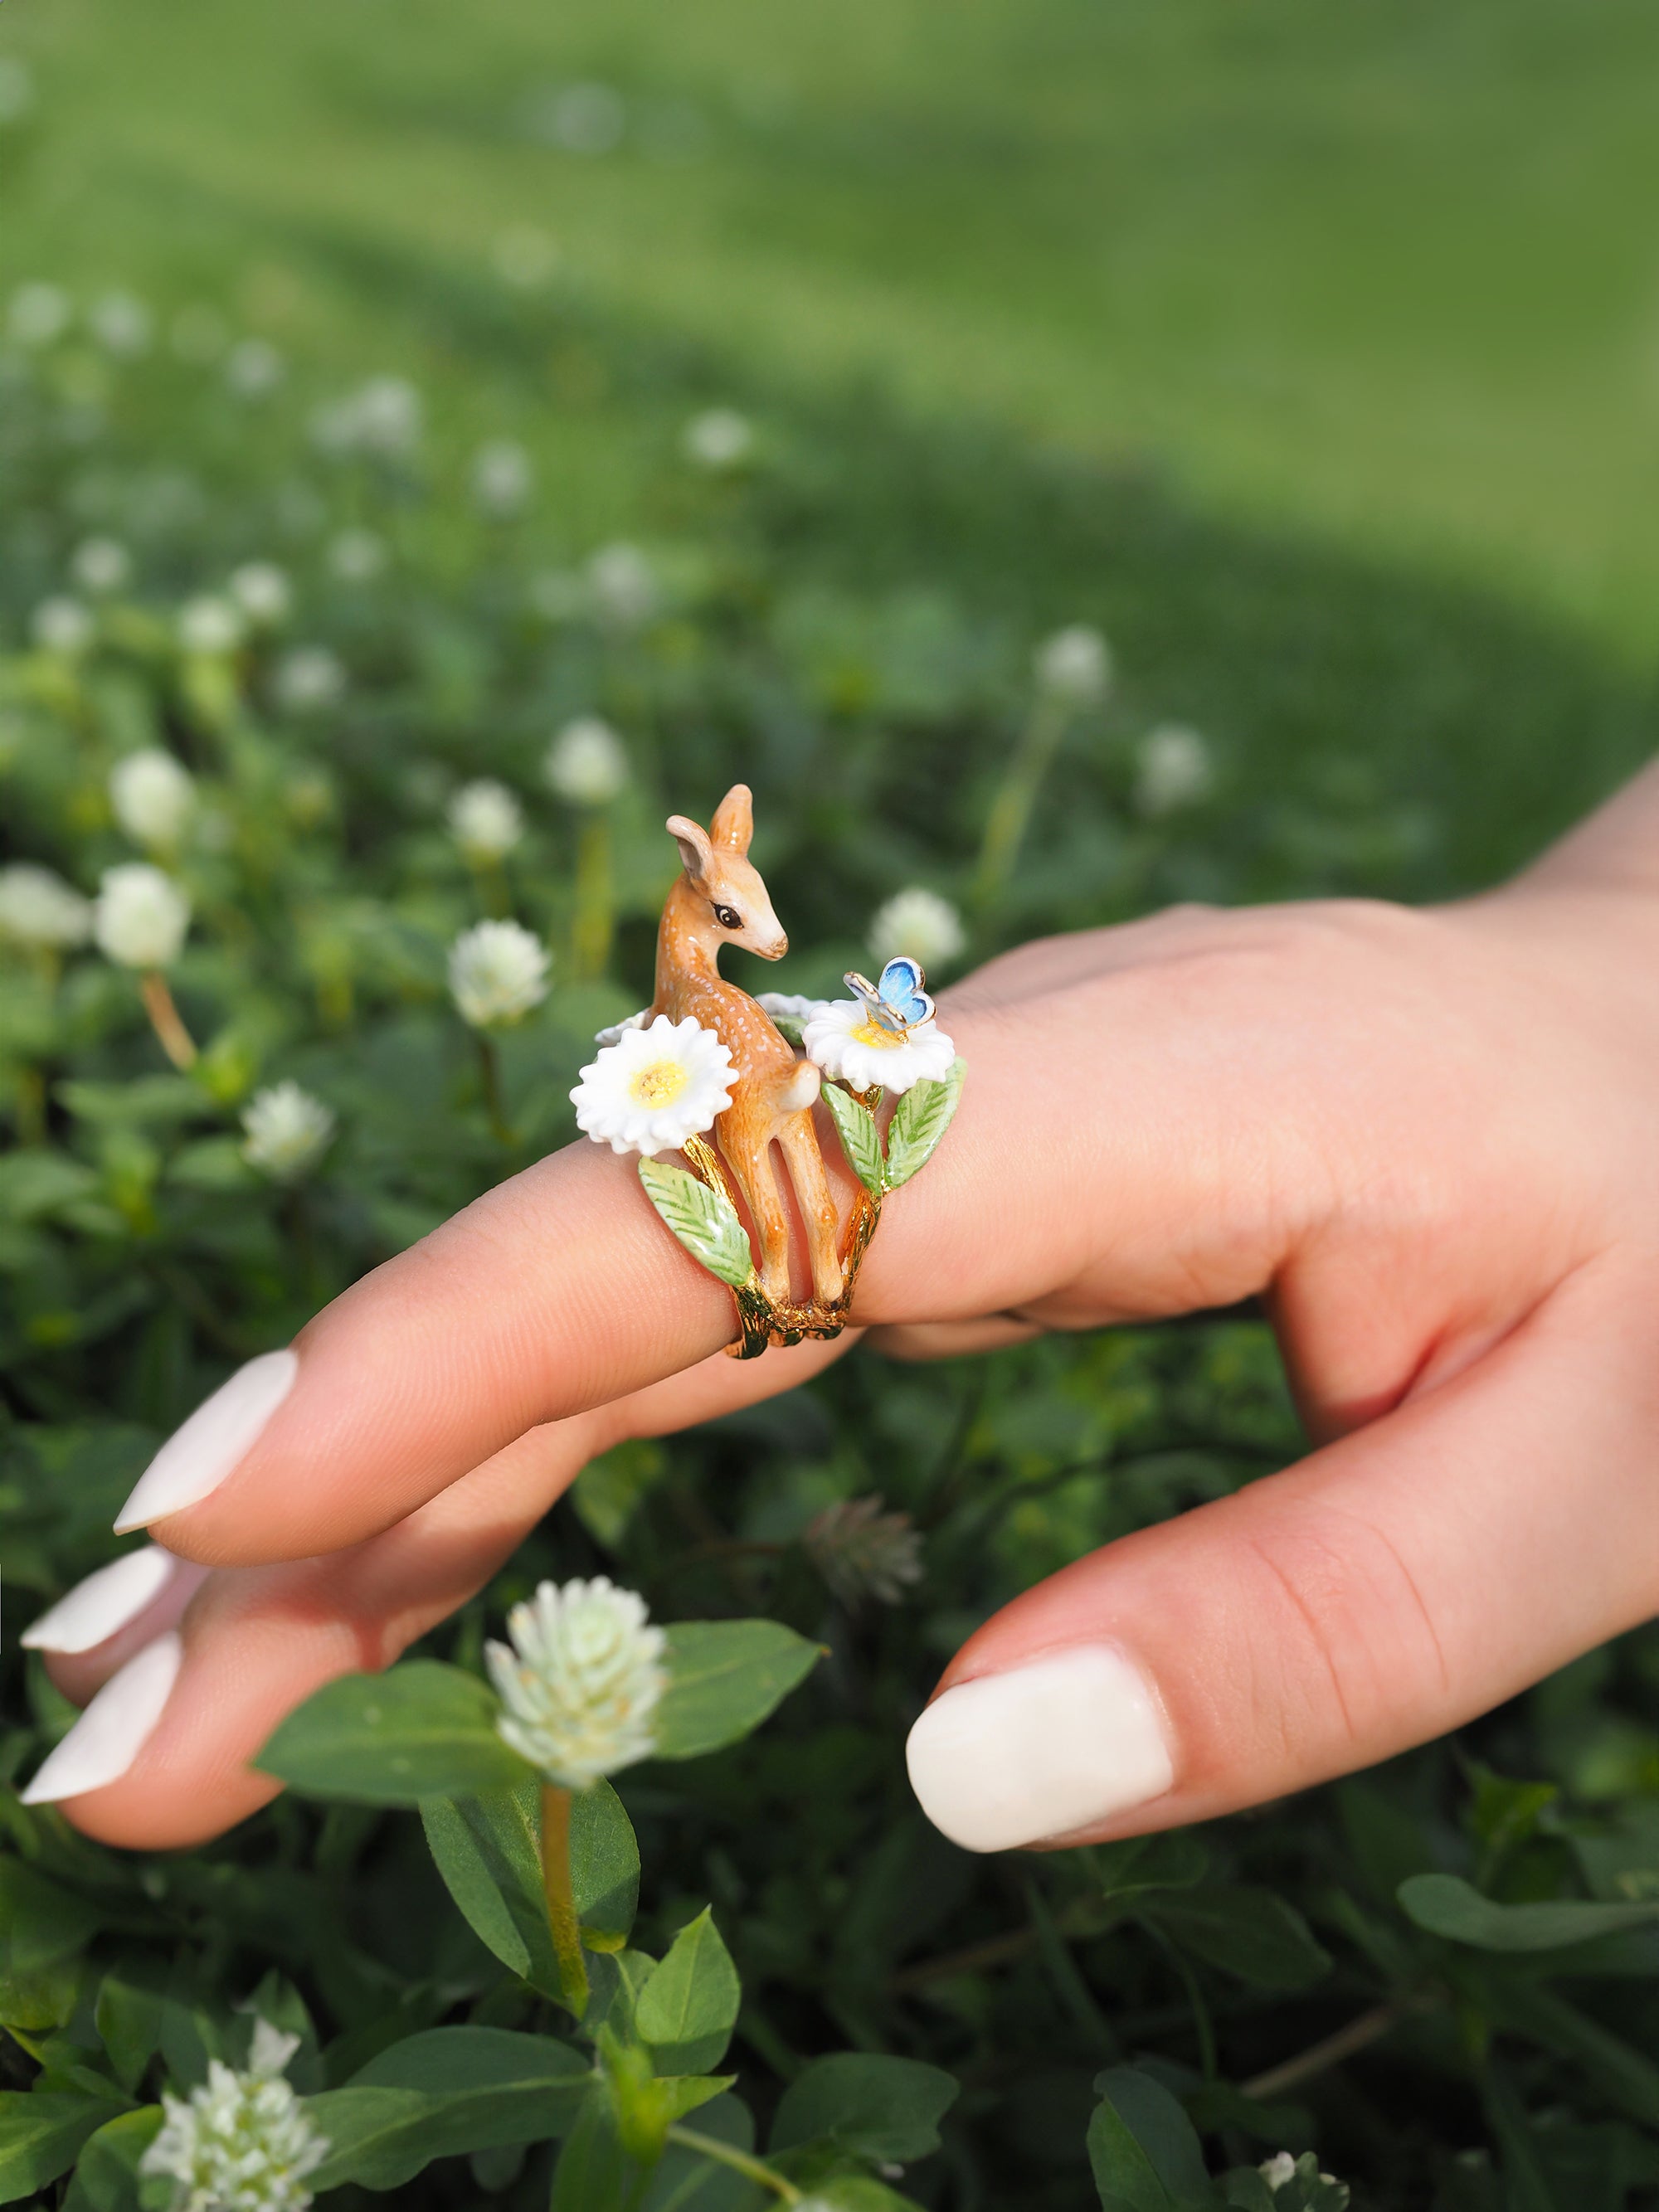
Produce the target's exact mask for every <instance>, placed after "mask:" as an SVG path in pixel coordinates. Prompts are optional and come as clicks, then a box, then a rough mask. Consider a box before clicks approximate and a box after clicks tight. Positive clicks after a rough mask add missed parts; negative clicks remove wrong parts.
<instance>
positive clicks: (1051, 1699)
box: [905, 1644, 1175, 1851]
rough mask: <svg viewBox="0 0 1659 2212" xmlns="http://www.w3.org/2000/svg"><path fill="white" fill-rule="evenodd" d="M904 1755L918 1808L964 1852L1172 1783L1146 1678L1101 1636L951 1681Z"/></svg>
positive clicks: (1047, 1831) (1130, 1801)
mask: <svg viewBox="0 0 1659 2212" xmlns="http://www.w3.org/2000/svg"><path fill="white" fill-rule="evenodd" d="M905 1756H906V1759H908V1763H909V1768H910V1786H911V1787H912V1789H913V1790H915V1793H916V1796H917V1797H918V1798H919V1799H920V1801H921V1809H922V1811H923V1812H924V1813H926V1814H927V1817H928V1819H929V1820H931V1821H932V1822H933V1826H935V1827H936V1828H939V1829H941V1830H942V1831H943V1832H944V1833H945V1835H947V1836H949V1838H951V1842H952V1843H953V1844H961V1845H962V1847H963V1850H969V1851H1006V1850H1012V1849H1013V1848H1014V1847H1015V1845H1016V1844H1036V1843H1042V1842H1046V1841H1047V1840H1048V1838H1049V1837H1051V1836H1064V1835H1069V1834H1070V1833H1071V1832H1072V1831H1073V1829H1076V1828H1084V1827H1089V1826H1092V1825H1093V1823H1094V1822H1096V1821H1097V1820H1105V1819H1107V1818H1108V1816H1109V1814H1113V1813H1121V1812H1124V1811H1126V1810H1127V1808H1129V1807H1130V1806H1132V1805H1144V1804H1146V1803H1147V1802H1148V1801H1149V1800H1151V1799H1152V1798H1154V1797H1161V1796H1163V1795H1164V1791H1165V1790H1168V1789H1169V1787H1170V1784H1171V1783H1172V1782H1173V1781H1174V1780H1175V1764H1174V1761H1173V1760H1172V1759H1171V1758H1170V1746H1169V1741H1168V1738H1167V1737H1166V1735H1165V1733H1164V1717H1163V1715H1162V1714H1161V1713H1160V1712H1159V1711H1158V1702H1157V1700H1156V1699H1155V1698H1154V1697H1153V1695H1152V1689H1151V1686H1150V1685H1149V1684H1148V1683H1147V1681H1146V1677H1145V1676H1144V1675H1143V1674H1141V1672H1140V1670H1139V1668H1137V1667H1134V1666H1132V1665H1131V1663H1130V1662H1129V1661H1128V1660H1127V1659H1126V1658H1125V1657H1124V1656H1123V1655H1122V1653H1121V1651H1117V1650H1113V1649H1112V1647H1111V1646H1110V1645H1109V1644H1073V1645H1071V1646H1069V1647H1068V1648H1067V1649H1066V1650H1060V1651H1051V1652H1048V1653H1047V1654H1045V1655H1044V1656H1042V1658H1040V1659H1034V1660H1032V1661H1031V1662H1030V1665H1029V1666H1024V1667H1016V1668H1011V1669H1010V1670H1009V1672H1007V1673H1006V1674H980V1675H976V1676H975V1678H974V1680H971V1681H968V1682H958V1683H957V1685H956V1686H955V1687H954V1688H953V1689H950V1690H947V1691H946V1692H945V1694H944V1696H943V1697H941V1698H935V1699H934V1700H933V1704H932V1705H929V1706H928V1708H927V1711H926V1712H925V1713H923V1715H922V1717H921V1719H920V1720H919V1721H918V1722H917V1723H916V1724H915V1728H913V1729H911V1731H910V1741H909V1742H908V1745H907V1746H906V1749H905Z"/></svg>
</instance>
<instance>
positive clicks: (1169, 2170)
mask: <svg viewBox="0 0 1659 2212" xmlns="http://www.w3.org/2000/svg"><path fill="white" fill-rule="evenodd" d="M1095 2088H1096V2091H1097V2094H1098V2095H1099V2098H1100V2102H1099V2104H1098V2105H1097V2106H1096V2107H1095V2112H1094V2117H1093V2118H1092V2119H1091V2121H1090V2123H1089V2163H1090V2165H1091V2166H1092V2168H1093V2169H1094V2177H1095V2187H1096V2188H1097V2190H1098V2191H1099V2192H1100V2202H1101V2205H1102V2208H1103V2212H1171V2208H1172V2207H1177V2206H1182V2205H1186V2204H1189V2203H1194V2202H1209V2201H1212V2192H1211V2189H1210V2182H1209V2175H1208V2173H1207V2172H1206V2167H1205V2164H1204V2154H1203V2151H1202V2149H1201V2148H1200V2145H1199V2140H1198V2135H1197V2131H1196V2130H1194V2126H1193V2124H1192V2122H1191V2121H1190V2120H1189V2119H1188V2118H1187V2115H1186V2113H1185V2112H1182V2109H1181V2106H1179V2105H1178V2104H1177V2103H1176V2100H1175V2099H1174V2098H1173V2097H1172V2096H1171V2095H1170V2093H1169V2091H1168V2090H1167V2089H1166V2088H1164V2087H1163V2085H1162V2084H1161V2083H1160V2082H1158V2081H1153V2079H1152V2076H1151V2075H1149V2074H1142V2073H1139V2072H1138V2071H1137V2070H1136V2069H1134V2068H1133V2067H1132V2066H1114V2067H1112V2068H1111V2069H1109V2071H1108V2072H1106V2073H1104V2074H1103V2075H1100V2077H1099V2079H1098V2080H1097V2081H1096V2083H1095Z"/></svg>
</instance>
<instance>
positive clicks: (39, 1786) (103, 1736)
mask: <svg viewBox="0 0 1659 2212" xmlns="http://www.w3.org/2000/svg"><path fill="white" fill-rule="evenodd" d="M184 1656H185V1647H184V1643H183V1640H182V1638H179V1636H178V1634H177V1633H176V1632H175V1633H170V1634H168V1635H166V1636H158V1637H157V1638H156V1639H155V1643H154V1644H145V1646H144V1648H143V1650H142V1651H140V1652H137V1653H136V1654H135V1656H133V1657H132V1658H131V1659H129V1660H128V1662H127V1663H126V1665H125V1667H123V1668H121V1670H120V1672H119V1673H118V1674H112V1675H111V1676H110V1678H109V1680H108V1681H107V1682H106V1683H105V1685H104V1686H103V1688H102V1689H101V1690H100V1692H98V1694H97V1696H96V1697H95V1698H94V1699H93V1701H92V1703H91V1704H90V1705H88V1707H87V1709H86V1711H85V1712H83V1713H82V1716H81V1717H80V1719H79V1720H78V1721H76V1723H75V1726H74V1727H73V1728H72V1729H70V1732H69V1734H68V1735H66V1736H65V1737H64V1741H62V1743H60V1744H59V1745H58V1747H57V1748H56V1750H54V1751H53V1752H52V1753H51V1755H50V1756H49V1758H48V1759H46V1764H45V1765H44V1766H42V1767H41V1769H40V1772H39V1773H38V1774H37V1775H36V1776H35V1778H34V1779H33V1782H31V1783H30V1784H29V1786H28V1788H27V1790H25V1791H24V1792H23V1802H24V1803H25V1804H26V1805H55V1804H56V1803H57V1802H58V1799H59V1798H60V1797H80V1796H84V1794H85V1793H86V1792H87V1791H88V1790H101V1789H102V1788H103V1787H104V1785H105V1784H106V1782H118V1781H119V1780H120V1778H121V1777H122V1776H123V1775H124V1774H125V1772H126V1771H127V1769H128V1767H130V1766H131V1764H132V1762H133V1760H134V1759H137V1756H138V1754H139V1753H140V1752H141V1751H142V1750H143V1747H144V1746H145V1744H146V1743H148V1742H149V1739H150V1736H151V1735H152V1734H153V1732H154V1730H155V1723H157V1722H158V1721H159V1720H160V1719H161V1715H162V1714H163V1712H165V1711H166V1710H167V1699H169V1698H170V1697H171V1696H172V1694H173V1684H174V1683H175V1682H176V1681H177V1680H178V1679H179V1668H180V1666H182V1664H183V1663H184Z"/></svg>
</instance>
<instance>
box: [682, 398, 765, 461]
mask: <svg viewBox="0 0 1659 2212" xmlns="http://www.w3.org/2000/svg"><path fill="white" fill-rule="evenodd" d="M683 443H684V451H685V457H686V459H687V460H689V461H695V462H696V465H697V466H698V467H699V468H702V469H711V470H715V471H720V470H724V469H735V468H737V467H738V466H739V465H740V464H741V463H743V462H744V461H746V460H747V459H749V456H750V453H752V452H753V451H754V446H755V432H754V428H753V426H752V425H751V424H750V420H749V418H748V416H746V415H739V414H738V410H736V408H735V407H709V408H706V409H705V410H704V411H703V412H702V414H701V415H694V416H692V417H691V420H690V422H688V423H687V424H686V426H685V436H684V441H683Z"/></svg>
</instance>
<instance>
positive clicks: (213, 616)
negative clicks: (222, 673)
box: [179, 592, 246, 655]
mask: <svg viewBox="0 0 1659 2212" xmlns="http://www.w3.org/2000/svg"><path fill="white" fill-rule="evenodd" d="M245 628H246V625H245V624H244V623H243V620H242V617H241V611H240V609H239V608H237V607H235V606H234V605H232V604H231V602H230V601H229V600H228V599H218V598H216V597H215V596H214V595H213V594H212V593H210V592H204V593H203V594H202V596H201V597H200V598H198V599H186V600H185V604H184V605H183V606H181V607H180V608H179V644H180V645H181V646H182V647H184V649H185V652H186V653H202V654H204V655H217V654H220V653H234V652H235V650H236V648H237V647H238V646H239V645H240V643H241V641H242V636H243V632H244V629H245Z"/></svg>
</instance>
